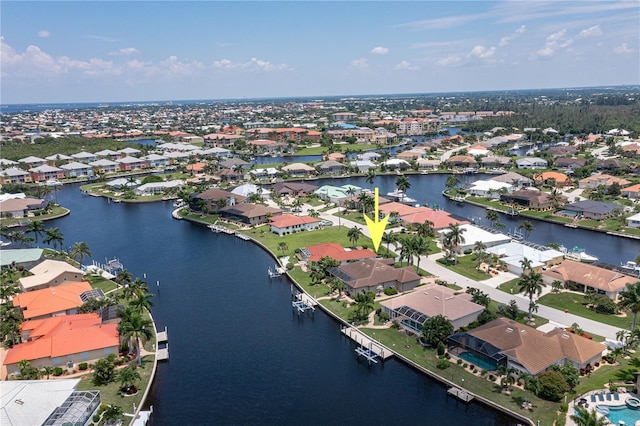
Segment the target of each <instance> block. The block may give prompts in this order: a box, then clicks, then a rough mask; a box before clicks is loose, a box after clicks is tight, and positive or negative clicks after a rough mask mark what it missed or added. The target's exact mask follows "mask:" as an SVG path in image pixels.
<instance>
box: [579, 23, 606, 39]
mask: <svg viewBox="0 0 640 426" xmlns="http://www.w3.org/2000/svg"><path fill="white" fill-rule="evenodd" d="M601 35H602V29H600V25H594V26H593V27H590V28H587V29H584V30H582V31H580V33H579V34H578V35H577V36H576V38H587V37H598V36H601Z"/></svg>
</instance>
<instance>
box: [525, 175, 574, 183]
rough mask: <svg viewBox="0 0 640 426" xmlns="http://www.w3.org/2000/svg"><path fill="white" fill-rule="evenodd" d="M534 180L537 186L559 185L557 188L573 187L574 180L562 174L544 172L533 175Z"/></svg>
mask: <svg viewBox="0 0 640 426" xmlns="http://www.w3.org/2000/svg"><path fill="white" fill-rule="evenodd" d="M533 180H534V181H535V183H536V185H543V184H546V185H557V186H571V185H573V180H571V178H570V177H569V176H567V175H566V174H564V173H560V172H542V173H536V174H534V175H533Z"/></svg>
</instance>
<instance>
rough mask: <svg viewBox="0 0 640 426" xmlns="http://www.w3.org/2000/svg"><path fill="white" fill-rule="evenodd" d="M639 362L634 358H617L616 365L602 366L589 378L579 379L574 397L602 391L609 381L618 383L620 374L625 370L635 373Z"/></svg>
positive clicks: (630, 386)
mask: <svg viewBox="0 0 640 426" xmlns="http://www.w3.org/2000/svg"><path fill="white" fill-rule="evenodd" d="M639 363H640V360H639V359H638V358H637V357H636V358H630V359H625V358H623V357H619V358H618V363H617V365H611V364H603V365H601V366H600V367H598V369H597V370H596V371H594V372H592V373H591V374H590V375H589V376H585V377H581V378H580V383H579V384H578V386H576V390H575V396H578V395H582V394H584V393H586V392H589V391H592V390H596V389H604V385H605V384H608V383H609V381H612V382H620V373H621V372H622V371H623V370H626V369H632V370H633V371H637V370H638V368H640V364H639ZM632 387H633V385H628V386H627V389H631V388H632Z"/></svg>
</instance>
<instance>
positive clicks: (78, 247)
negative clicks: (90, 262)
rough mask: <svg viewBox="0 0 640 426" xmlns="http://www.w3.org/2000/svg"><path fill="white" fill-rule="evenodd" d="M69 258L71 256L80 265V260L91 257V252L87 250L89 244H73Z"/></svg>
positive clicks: (82, 242) (80, 242) (81, 242)
mask: <svg viewBox="0 0 640 426" xmlns="http://www.w3.org/2000/svg"><path fill="white" fill-rule="evenodd" d="M69 256H71V258H72V259H74V260H77V261H78V263H80V264H81V265H82V260H83V259H84V257H85V256H89V257H90V256H91V250H89V244H87V243H85V242H84V241H79V242H77V243H75V244H74V245H73V246H72V247H71V251H70V252H69Z"/></svg>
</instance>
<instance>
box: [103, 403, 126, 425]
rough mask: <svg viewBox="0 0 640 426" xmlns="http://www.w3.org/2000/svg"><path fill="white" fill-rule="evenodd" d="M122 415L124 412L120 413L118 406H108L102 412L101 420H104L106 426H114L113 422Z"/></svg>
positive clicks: (120, 409)
mask: <svg viewBox="0 0 640 426" xmlns="http://www.w3.org/2000/svg"><path fill="white" fill-rule="evenodd" d="M122 415H124V411H122V408H121V407H120V406H119V405H109V406H108V407H107V408H106V409H105V410H104V411H103V412H102V420H104V421H105V422H106V424H108V425H111V424H115V421H116V420H118V418H119V417H120V416H122Z"/></svg>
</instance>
